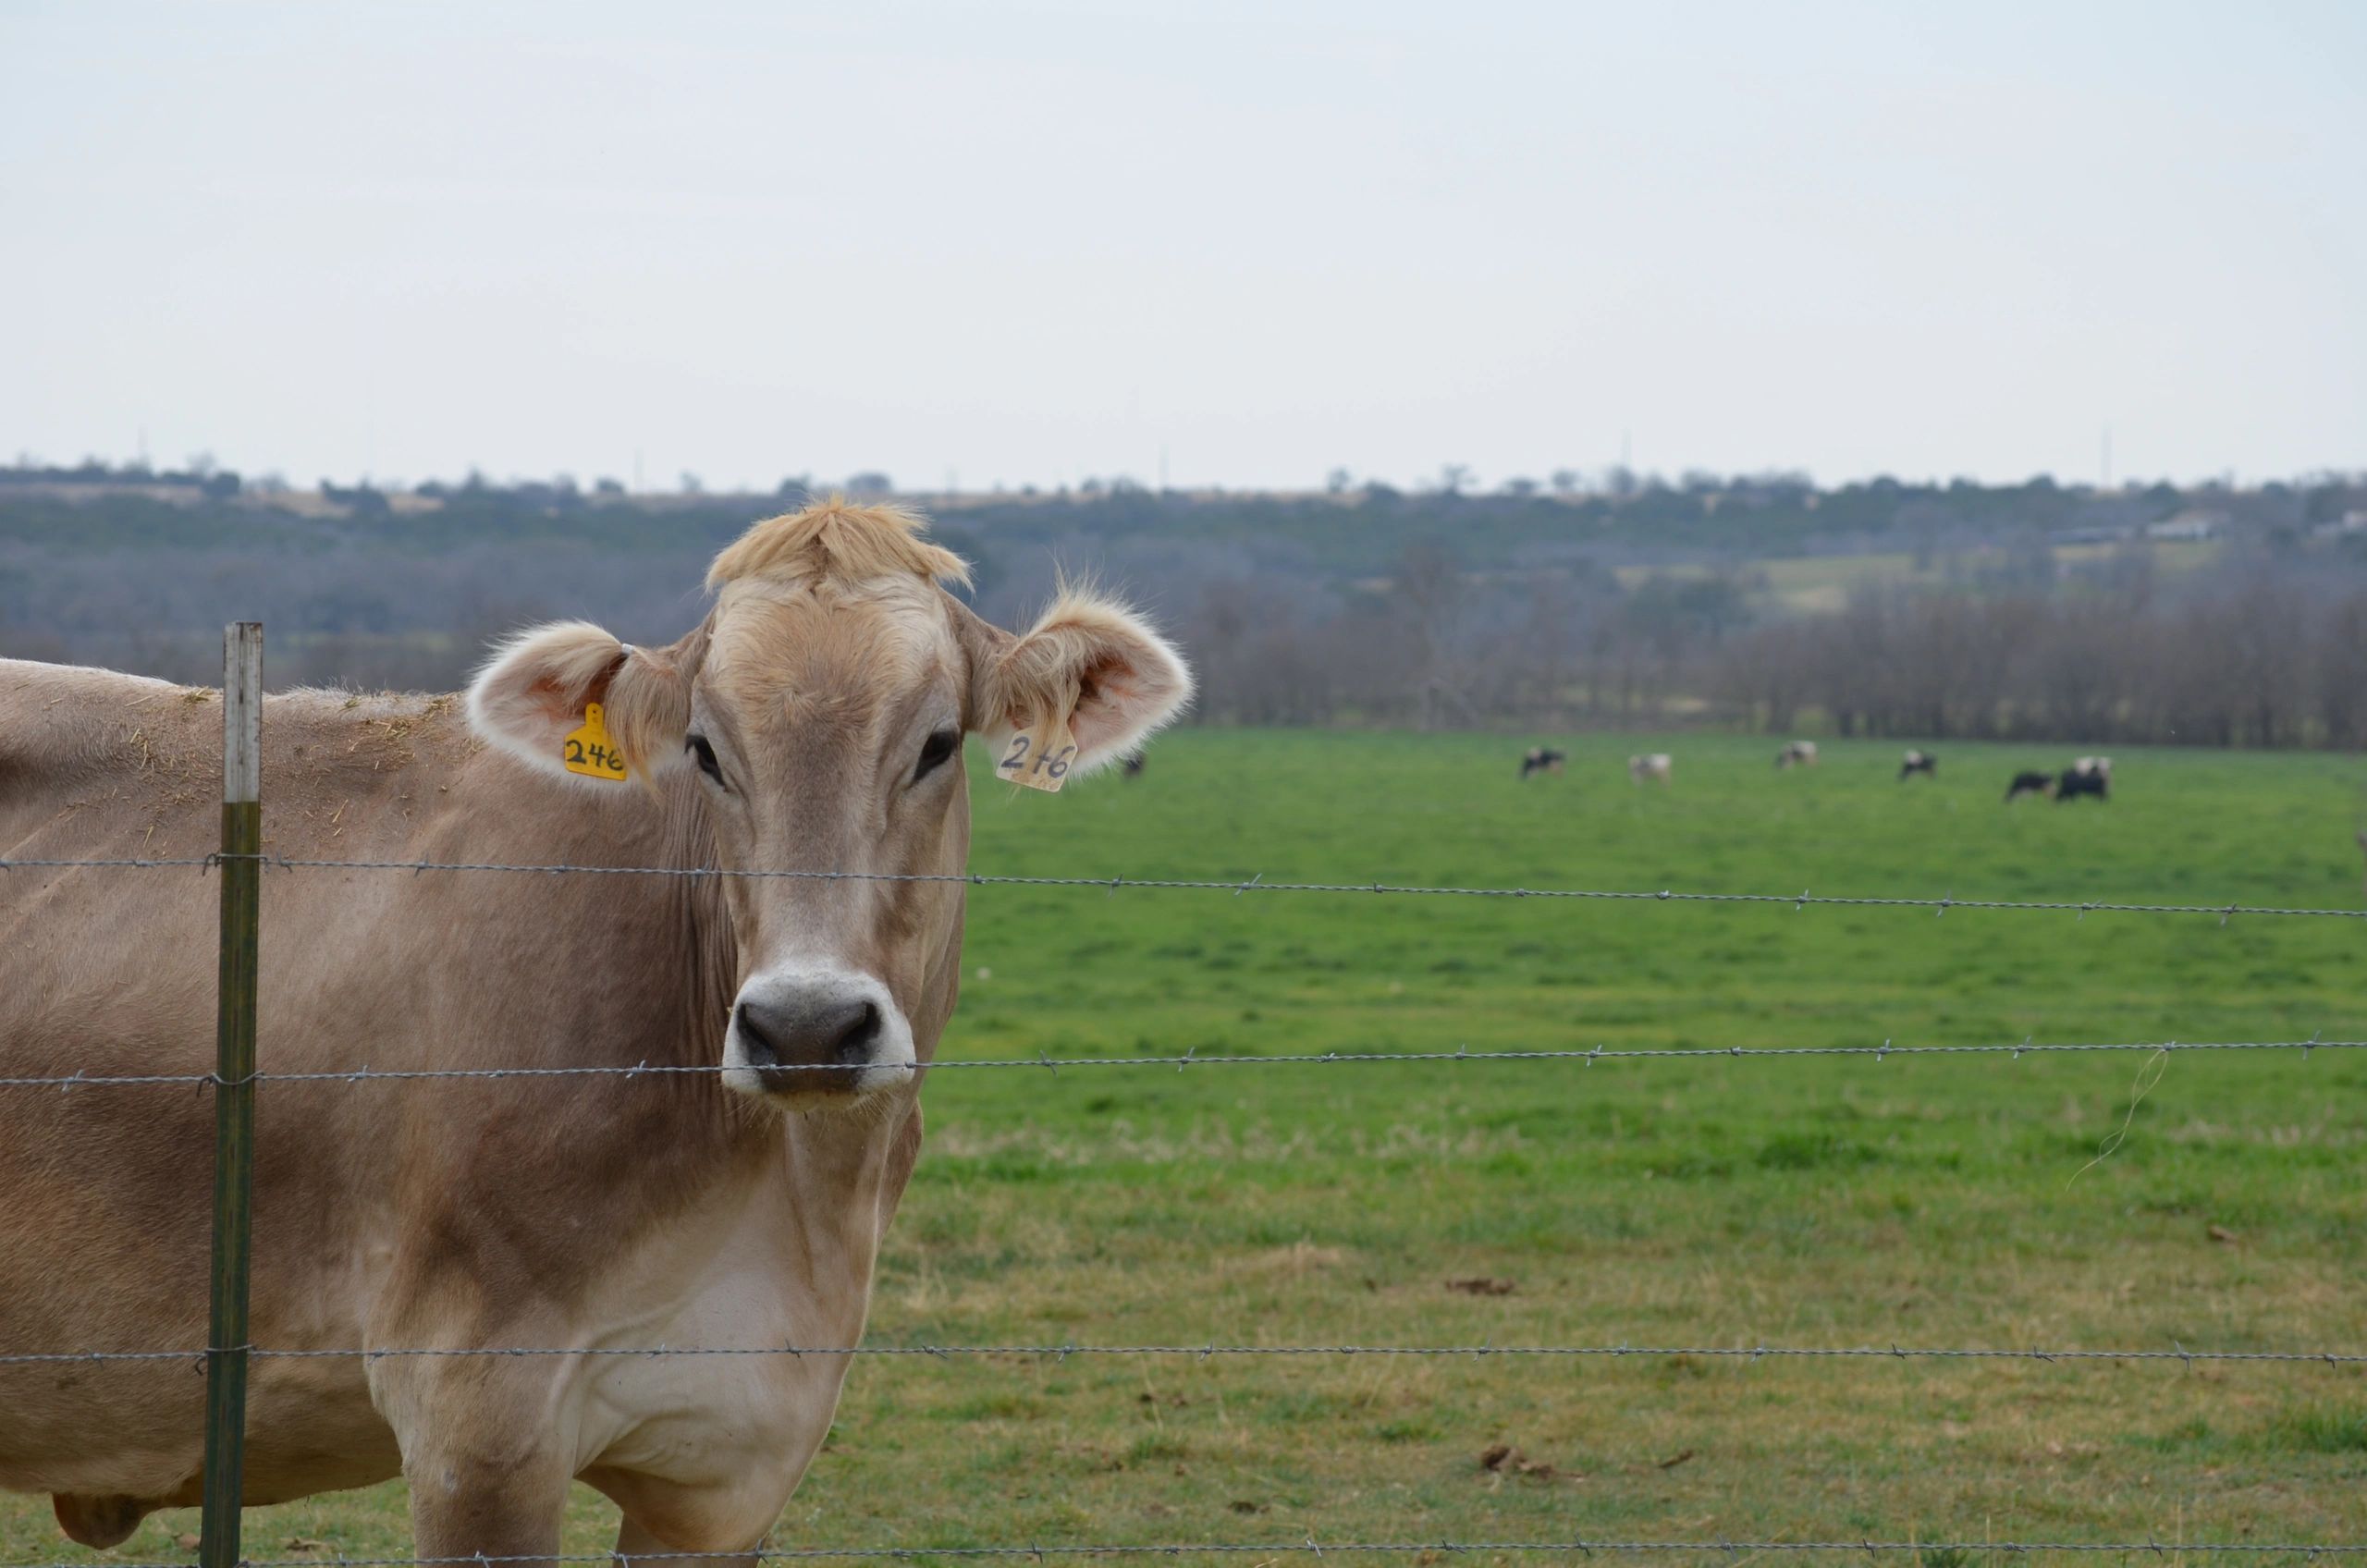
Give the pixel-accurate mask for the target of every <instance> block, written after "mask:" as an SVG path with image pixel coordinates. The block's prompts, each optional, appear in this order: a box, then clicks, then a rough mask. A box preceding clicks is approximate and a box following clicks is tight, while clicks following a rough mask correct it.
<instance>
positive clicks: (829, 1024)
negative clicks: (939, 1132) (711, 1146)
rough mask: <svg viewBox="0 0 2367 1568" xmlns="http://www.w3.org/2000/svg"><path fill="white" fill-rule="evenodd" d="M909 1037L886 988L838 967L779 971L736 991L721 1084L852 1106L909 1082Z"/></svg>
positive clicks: (725, 1039)
mask: <svg viewBox="0 0 2367 1568" xmlns="http://www.w3.org/2000/svg"><path fill="white" fill-rule="evenodd" d="M913 1060H914V1057H913V1030H912V1025H911V1024H910V1023H908V1022H906V1020H905V1018H904V1013H903V1010H902V1009H901V1008H899V1007H898V1006H897V1005H896V1002H895V998H892V997H890V996H889V994H888V987H887V986H883V985H881V984H880V983H879V982H878V981H877V980H876V979H874V978H872V977H871V976H870V975H868V974H862V973H860V972H858V971H855V970H850V969H840V968H838V967H836V966H828V967H823V966H808V965H798V966H793V967H779V968H775V969H771V970H767V971H766V972H765V973H764V974H758V975H755V976H754V977H753V978H752V979H750V980H749V982H748V983H747V984H746V985H745V986H742V987H741V988H740V995H739V997H738V998H736V999H735V1000H734V1001H733V1003H732V1007H731V1026H730V1028H729V1029H728V1030H726V1031H725V1032H724V1036H723V1082H724V1084H726V1085H727V1086H729V1087H730V1088H734V1089H738V1090H740V1091H741V1092H742V1093H743V1094H750V1095H760V1096H767V1097H770V1098H782V1099H809V1098H810V1099H816V1100H829V1099H849V1098H854V1097H858V1096H866V1095H869V1094H871V1093H872V1092H873V1091H875V1090H878V1089H884V1088H888V1087H889V1086H891V1085H893V1084H901V1083H903V1082H905V1081H907V1080H908V1079H909V1078H910V1077H911V1076H912V1072H911V1069H912V1066H913Z"/></svg>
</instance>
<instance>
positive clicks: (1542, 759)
mask: <svg viewBox="0 0 2367 1568" xmlns="http://www.w3.org/2000/svg"><path fill="white" fill-rule="evenodd" d="M1569 760H1570V759H1569V757H1568V755H1567V754H1565V753H1561V752H1557V751H1555V750H1554V749H1553V748H1552V747H1551V746H1531V747H1529V749H1528V750H1527V752H1526V753H1523V754H1522V756H1521V759H1520V776H1521V777H1522V778H1527V777H1528V776H1529V775H1530V774H1532V773H1555V774H1558V773H1560V772H1561V771H1562V765H1563V764H1564V763H1565V762H1567V761H1569Z"/></svg>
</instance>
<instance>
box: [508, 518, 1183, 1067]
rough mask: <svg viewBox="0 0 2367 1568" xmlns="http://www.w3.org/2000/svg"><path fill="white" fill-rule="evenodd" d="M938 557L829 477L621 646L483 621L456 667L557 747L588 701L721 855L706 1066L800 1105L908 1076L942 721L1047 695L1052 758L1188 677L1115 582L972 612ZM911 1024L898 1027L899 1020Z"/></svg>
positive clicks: (1098, 738)
mask: <svg viewBox="0 0 2367 1568" xmlns="http://www.w3.org/2000/svg"><path fill="white" fill-rule="evenodd" d="M966 580H967V571H966V569H965V568H964V567H963V564H962V562H961V561H960V559H958V558H957V557H954V556H952V555H950V554H949V553H948V552H946V551H945V550H942V549H940V548H938V546H936V545H931V544H929V543H927V542H926V540H924V539H923V538H922V537H921V533H920V525H919V523H918V521H916V520H915V519H914V518H912V517H910V516H908V515H906V514H904V513H902V512H900V511H897V510H895V509H893V508H883V507H852V506H848V505H845V504H843V503H841V502H838V501H832V502H830V503H828V504H826V505H821V506H816V507H812V508H807V509H806V510H804V511H803V512H800V513H797V514H796V515H794V516H791V517H781V518H775V519H773V520H771V521H767V522H760V523H758V524H756V525H755V526H754V528H752V529H750V530H749V531H748V532H747V533H745V534H744V535H742V537H741V539H740V540H739V541H738V543H736V544H734V545H731V546H730V548H729V549H727V550H725V551H724V552H723V553H722V554H721V555H720V556H718V557H716V561H715V564H714V567H713V569H712V570H710V571H709V572H708V575H707V582H708V585H709V586H710V587H711V588H713V589H715V590H716V591H717V600H716V604H715V607H714V610H713V612H712V613H711V614H710V615H709V616H708V618H707V619H706V622H705V625H703V626H702V627H700V628H699V629H698V630H697V631H693V632H692V633H691V634H690V635H689V636H687V637H685V638H683V639H682V640H681V642H679V643H675V644H674V645H673V646H671V647H669V648H637V647H628V646H626V645H625V644H623V643H619V642H618V640H617V639H616V638H614V637H612V636H610V635H609V634H608V633H607V632H606V631H602V630H600V629H599V628H598V627H595V626H591V625H587V624H584V623H583V622H570V623H562V624H559V625H553V626H545V627H540V628H537V629H536V630H534V631H528V632H526V633H524V634H522V635H521V636H520V637H518V638H516V639H515V640H513V641H511V642H510V643H508V644H506V645H505V646H504V647H503V648H502V649H501V650H500V651H499V652H498V653H497V655H495V657H494V659H493V661H492V663H491V664H489V665H488V666H487V667H486V668H485V669H484V672H483V673H482V674H480V675H479V676H478V677H477V680H476V682H475V684H474V685H473V686H472V688H471V689H470V693H469V713H470V718H471V721H472V724H473V725H474V726H475V728H476V729H477V730H478V732H479V733H480V734H482V735H484V737H485V738H486V739H487V740H489V741H493V742H494V743H495V744H497V745H498V746H500V747H502V748H503V749H504V750H506V751H508V752H509V753H512V754H513V755H515V756H517V757H519V758H521V760H523V761H525V762H527V763H529V764H531V765H533V766H535V767H537V768H539V769H541V770H543V771H544V772H546V773H548V774H551V775H553V776H555V777H557V778H561V779H565V780H569V781H570V782H571V783H572V784H574V785H575V786H577V787H579V788H582V789H587V790H618V791H622V790H629V789H632V784H631V783H620V782H615V781H611V780H608V779H604V778H586V777H583V776H582V775H579V774H575V773H570V771H568V769H567V767H566V757H567V746H568V741H569V740H570V736H576V735H578V734H579V732H580V731H581V730H582V729H583V727H584V725H585V723H586V713H587V709H588V707H589V705H590V704H595V703H596V704H599V705H600V707H601V709H602V712H603V721H604V724H605V728H606V731H607V736H608V738H609V739H610V741H612V743H613V747H612V749H613V750H614V752H615V753H618V754H619V755H620V756H621V758H622V761H623V766H624V770H625V771H626V773H627V774H628V775H629V776H630V778H632V779H633V780H638V781H640V782H641V783H643V784H644V785H647V786H649V790H648V791H647V794H648V797H649V799H648V802H647V804H648V809H650V810H652V811H672V812H677V813H681V814H684V815H685V816H686V818H687V819H688V821H689V822H690V823H691V825H692V827H693V829H694V832H693V839H694V840H695V841H697V842H701V843H704V844H711V845H712V847H713V852H714V854H715V856H716V864H718V865H720V866H723V867H725V868H728V869H731V870H741V871H758V872H764V871H773V872H799V873H815V874H827V873H831V872H852V873H857V874H859V875H857V876H851V877H845V878H833V877H830V876H827V875H816V876H787V877H769V876H733V877H727V878H724V879H723V887H724V889H725V892H724V904H725V909H726V912H727V913H728V917H729V920H730V926H731V935H732V937H733V946H734V949H735V950H736V952H737V955H738V966H739V971H738V974H737V975H736V977H735V979H736V986H737V990H736V994H735V995H734V997H733V998H732V1000H731V1006H730V1018H729V1021H728V1023H727V1024H726V1027H725V1031H724V1041H723V1062H722V1065H723V1068H724V1073H723V1078H724V1082H725V1083H726V1084H730V1086H731V1087H733V1088H735V1089H739V1090H741V1091H742V1092H745V1093H748V1094H751V1095H755V1096H767V1097H772V1098H776V1099H779V1100H784V1101H793V1102H799V1103H803V1104H805V1105H809V1106H811V1105H816V1104H822V1103H828V1102H833V1101H837V1102H845V1101H851V1100H858V1099H863V1098H865V1097H866V1096H869V1095H870V1093H871V1092H872V1091H874V1090H877V1089H881V1088H885V1087H888V1086H890V1085H892V1084H901V1083H904V1082H908V1081H909V1079H910V1073H909V1072H908V1071H907V1069H909V1068H910V1067H911V1066H912V1065H913V1064H914V1062H915V1061H916V1060H922V1059H923V1054H924V1053H925V1052H926V1051H928V1050H932V1049H933V1048H934V1047H935V1043H936V1039H937V1035H938V1032H939V1031H940V1030H941V1029H942V1028H943V1027H944V1024H945V1020H946V1016H947V1014H948V1013H949V1012H950V1010H951V1007H952V998H953V990H954V970H955V967H956V966H957V964H958V962H959V959H960V950H959V949H960V946H961V917H962V884H961V883H960V882H959V881H958V880H950V881H931V880H898V879H897V878H929V877H952V876H955V875H956V874H958V873H959V872H961V870H962V869H963V864H964V862H965V860H966V857H967V855H968V851H969V839H970V813H969V799H968V791H967V786H966V784H965V782H964V778H963V767H962V758H961V753H962V740H963V735H964V734H965V733H973V732H975V733H979V734H983V735H986V736H987V737H988V738H989V739H990V740H996V741H1000V739H1001V738H1002V737H1003V736H1005V735H1008V734H1010V733H1012V731H1014V730H1017V729H1022V728H1024V727H1026V726H1028V725H1031V724H1033V723H1035V722H1036V721H1037V720H1039V719H1040V718H1043V717H1046V716H1047V715H1049V714H1056V713H1058V712H1061V711H1062V710H1065V711H1066V712H1067V713H1068V714H1069V716H1070V718H1069V723H1070V729H1071V730H1072V733H1073V738H1074V740H1075V742H1076V746H1077V753H1076V756H1075V759H1074V762H1073V766H1072V770H1071V776H1072V777H1073V776H1075V775H1076V774H1082V773H1090V772H1092V771H1093V770H1094V769H1096V768H1098V767H1100V766H1105V765H1107V764H1110V763H1113V762H1116V761H1119V760H1121V759H1122V758H1123V757H1125V756H1126V755H1128V754H1129V753H1131V752H1132V751H1133V750H1134V747H1136V746H1137V745H1139V744H1140V743H1141V741H1143V739H1144V738H1145V737H1146V736H1147V734H1149V732H1150V731H1152V730H1153V729H1157V728H1159V726H1160V725H1162V724H1164V723H1166V722H1167V721H1168V720H1169V719H1171V718H1172V717H1174V716H1175V714H1176V713H1177V711H1178V710H1179V709H1180V708H1181V707H1182V706H1183V704H1184V703H1185V701H1186V700H1188V699H1189V697H1190V695H1191V689H1192V682H1191V677H1190V675H1189V673H1188V672H1187V671H1186V670H1185V668H1184V663H1183V661H1182V660H1181V659H1180V658H1178V657H1177V656H1176V654H1175V651H1174V650H1173V649H1172V648H1171V647H1170V646H1169V645H1168V643H1166V642H1164V641H1163V640H1162V639H1161V638H1160V637H1159V635H1158V633H1157V632H1155V631H1152V630H1151V629H1150V627H1149V626H1147V624H1146V623H1145V622H1144V621H1143V620H1142V619H1140V618H1139V617H1137V616H1135V615H1134V614H1133V613H1132V612H1131V611H1129V610H1127V609H1126V608H1125V607H1124V606H1121V605H1117V604H1114V603H1111V602H1109V601H1107V600H1104V599H1101V598H1098V597H1097V596H1095V595H1093V594H1089V593H1079V592H1075V591H1069V592H1064V593H1063V594H1061V596H1060V597H1059V599H1058V600H1057V601H1056V602H1055V603H1054V604H1053V605H1052V606H1051V607H1050V608H1049V610H1047V611H1046V612H1045V613H1044V615H1043V616H1042V618H1041V619H1038V620H1037V621H1036V625H1035V626H1034V628H1033V629H1031V630H1030V631H1027V632H1025V633H1024V634H1022V635H1013V634H1012V633H1011V632H1008V631H1001V630H1000V629H998V628H996V627H992V626H989V625H987V623H986V622H985V621H983V620H981V619H978V618H977V617H976V616H975V615H974V614H972V613H971V612H970V610H969V609H968V607H967V606H964V605H963V604H962V603H961V602H960V601H959V600H957V599H955V598H954V597H953V596H952V595H951V594H949V593H947V592H946V590H945V588H944V586H943V584H945V583H947V582H966ZM916 1036H917V1041H916Z"/></svg>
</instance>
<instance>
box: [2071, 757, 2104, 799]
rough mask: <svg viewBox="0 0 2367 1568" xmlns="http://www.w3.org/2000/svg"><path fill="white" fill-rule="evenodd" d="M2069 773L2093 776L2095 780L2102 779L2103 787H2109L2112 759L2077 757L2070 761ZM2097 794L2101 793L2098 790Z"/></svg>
mask: <svg viewBox="0 0 2367 1568" xmlns="http://www.w3.org/2000/svg"><path fill="white" fill-rule="evenodd" d="M2071 771H2072V772H2074V773H2088V774H2093V775H2095V776H2096V777H2097V778H2102V779H2103V781H2104V783H2105V785H2106V786H2107V787H2109V786H2110V785H2111V783H2112V758H2110V757H2077V758H2074V759H2073V760H2072V763H2071ZM2097 792H2098V793H2100V794H2101V793H2102V792H2103V791H2102V790H2099V791H2097Z"/></svg>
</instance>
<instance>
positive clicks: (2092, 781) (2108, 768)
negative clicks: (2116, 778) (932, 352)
mask: <svg viewBox="0 0 2367 1568" xmlns="http://www.w3.org/2000/svg"><path fill="white" fill-rule="evenodd" d="M2082 795H2093V796H2095V798H2096V799H2098V800H2100V801H2108V800H2110V799H2112V758H2110V757H2081V758H2080V759H2079V761H2077V762H2075V763H2073V764H2072V765H2071V766H2069V767H2067V768H2065V769H2064V770H2063V776H2062V777H2061V778H2057V779H2056V780H2055V781H2054V799H2055V802H2056V803H2057V804H2060V803H2061V802H2065V801H2076V800H2078V799H2079V797H2080V796H2082Z"/></svg>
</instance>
